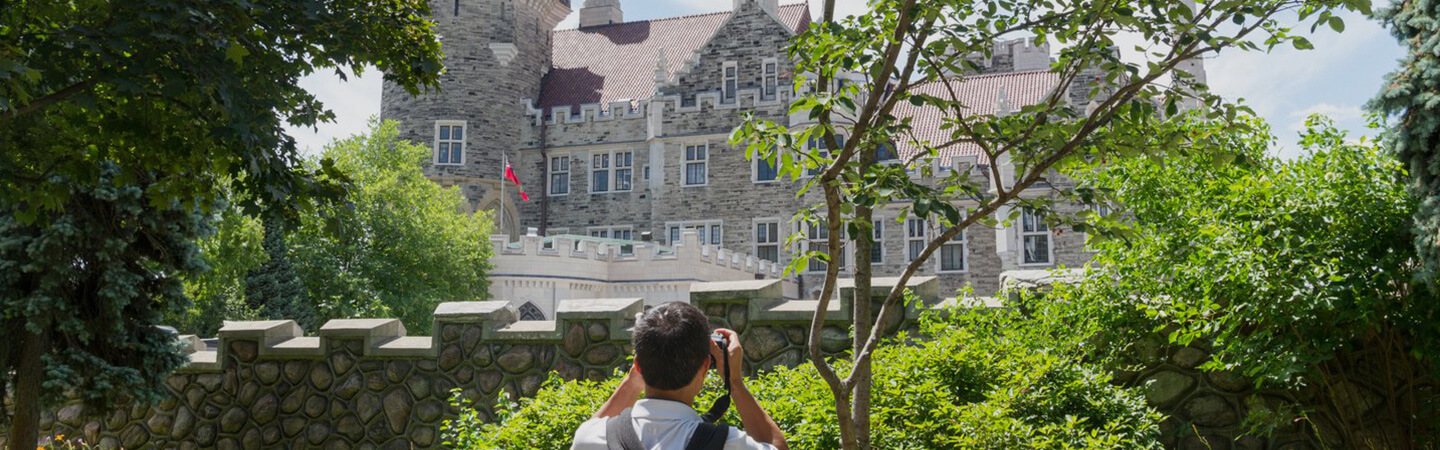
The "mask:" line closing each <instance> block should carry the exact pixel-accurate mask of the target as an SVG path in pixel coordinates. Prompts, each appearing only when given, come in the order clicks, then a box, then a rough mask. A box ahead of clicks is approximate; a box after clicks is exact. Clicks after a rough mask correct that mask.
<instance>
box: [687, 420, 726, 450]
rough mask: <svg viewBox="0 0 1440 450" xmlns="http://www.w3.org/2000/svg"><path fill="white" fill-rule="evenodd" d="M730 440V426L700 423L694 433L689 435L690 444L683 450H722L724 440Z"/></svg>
mask: <svg viewBox="0 0 1440 450" xmlns="http://www.w3.org/2000/svg"><path fill="white" fill-rule="evenodd" d="M729 438H730V426H729V425H720V424H714V423H705V422H700V425H697V426H696V427H695V432H694V433H690V442H689V443H687V444H685V450H723V449H724V448H725V440H726V439H729Z"/></svg>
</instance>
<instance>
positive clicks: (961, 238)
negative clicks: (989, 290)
mask: <svg viewBox="0 0 1440 450" xmlns="http://www.w3.org/2000/svg"><path fill="white" fill-rule="evenodd" d="M962 220H963V219H962ZM934 233H935V236H939V235H940V230H939V229H938V228H937V229H935V230H934ZM957 245H958V246H960V268H959V269H946V268H945V247H954V246H957ZM936 252H937V253H940V257H939V258H936V259H935V273H965V272H969V271H970V230H960V234H957V235H955V237H952V238H950V240H949V241H946V242H945V243H944V244H940V248H938V249H936Z"/></svg>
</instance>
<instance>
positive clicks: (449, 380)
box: [0, 277, 940, 449]
mask: <svg viewBox="0 0 1440 450" xmlns="http://www.w3.org/2000/svg"><path fill="white" fill-rule="evenodd" d="M887 283H888V286H893V284H894V283H895V280H893V279H890V280H886V279H877V280H875V285H876V288H875V289H876V291H877V292H879V291H882V290H885V289H887ZM909 286H910V287H911V288H912V289H914V290H915V292H916V293H917V295H919V296H920V298H922V299H925V300H926V301H927V304H936V303H938V302H940V299H939V298H938V295H937V286H938V285H937V283H936V280H935V279H934V278H932V277H923V278H917V279H914V280H912V281H911V283H910V284H909ZM853 291H854V289H853V288H844V287H842V290H841V296H840V297H841V298H840V299H839V301H837V302H832V304H831V306H830V308H829V317H830V319H831V320H833V322H834V323H833V324H831V325H828V326H826V327H824V331H823V333H824V335H823V336H822V339H823V340H822V343H823V347H824V349H825V350H826V351H827V352H831V353H839V352H843V351H845V350H846V349H847V348H848V347H849V345H850V343H849V337H848V332H847V331H846V330H847V328H846V327H845V322H846V321H848V320H849V318H850V312H851V311H852V307H851V300H850V299H851V298H853V294H854V292H853ZM690 301H691V303H692V304H695V305H696V306H697V307H699V308H700V309H701V310H702V311H705V313H706V314H707V315H709V316H710V317H711V319H712V321H713V322H714V324H715V325H716V326H724V327H729V328H733V329H735V330H736V331H738V332H740V334H741V339H743V342H744V344H745V348H746V357H747V360H748V364H747V366H748V367H746V368H745V369H746V370H747V372H754V371H756V370H764V369H766V368H769V367H774V366H779V365H786V366H790V365H795V364H799V363H800V362H802V361H803V360H804V358H803V356H802V355H803V348H804V345H805V342H806V340H807V337H808V336H807V330H808V327H807V326H806V325H807V324H808V323H809V321H810V319H811V317H812V315H813V314H814V312H815V308H816V307H817V306H818V302H816V301H813V300H785V299H783V298H782V285H781V281H779V280H751V281H730V282H713V283H696V284H695V285H693V286H692V288H691V292H690ZM872 301H873V300H872ZM642 310H643V306H642V302H641V301H640V299H596V300H569V301H565V302H562V303H561V304H560V307H559V308H558V310H557V314H556V320H552V321H518V320H516V312H515V310H514V308H513V307H512V306H510V305H509V303H508V302H505V301H491V302H461V303H446V304H442V305H440V306H439V307H438V308H437V309H436V311H435V316H434V328H433V329H434V330H436V331H437V334H436V335H435V336H408V335H406V332H405V326H404V324H402V323H400V322H399V321H398V320H395V319H353V320H332V321H330V322H328V323H326V324H325V325H324V326H323V327H322V328H321V329H320V330H319V332H318V333H317V335H316V336H305V335H303V333H301V330H300V328H299V327H298V326H296V325H295V323H294V322H293V321H289V320H281V321H261V322H228V323H226V325H225V326H224V328H222V329H221V330H220V332H219V337H218V341H217V342H216V343H215V344H214V345H207V344H206V343H205V341H202V340H200V339H198V338H196V337H194V336H184V337H182V339H183V340H184V341H185V342H187V344H188V346H187V348H188V351H189V352H190V358H191V362H190V364H189V365H188V366H186V367H184V368H183V369H181V370H179V371H177V372H176V373H174V374H173V375H171V376H170V378H169V379H168V380H167V382H166V387H167V390H168V391H169V396H168V398H166V399H165V400H163V401H161V402H159V403H158V404H155V405H134V406H133V407H128V408H121V409H118V410H114V411H87V410H85V408H84V407H82V406H81V405H79V404H71V405H67V406H64V407H62V408H60V409H59V410H57V411H54V412H52V413H47V414H45V416H44V417H43V419H42V430H43V432H44V433H45V434H46V435H55V434H64V435H66V436H70V437H83V438H84V439H85V440H86V441H87V442H91V443H98V444H99V446H100V448H117V447H121V446H123V447H124V448H131V449H134V448H166V449H168V448H181V449H194V448H223V449H229V448H275V447H286V448H311V447H322V446H323V447H325V448H352V447H357V448H412V446H413V447H414V448H435V447H438V446H439V443H440V441H441V438H440V432H441V430H440V426H441V422H442V421H444V420H445V419H446V418H447V417H453V416H454V414H455V413H456V411H454V410H453V409H452V407H451V406H449V403H448V401H447V400H448V399H449V397H450V395H451V392H452V389H458V390H459V392H460V393H461V395H462V396H463V397H464V398H466V399H468V400H469V401H471V402H474V403H475V404H477V405H480V406H481V407H482V414H485V415H487V418H488V414H490V413H491V411H490V410H489V409H488V407H485V405H493V404H494V402H495V400H496V398H497V397H498V396H499V395H501V393H502V392H504V393H508V394H509V395H512V396H515V395H520V396H529V395H533V394H534V393H535V392H536V391H537V390H538V389H539V388H540V386H541V383H542V382H543V381H544V380H545V379H546V378H547V377H548V376H549V373H550V372H557V373H558V374H559V375H560V376H561V377H563V378H566V379H602V378H605V377H608V376H610V375H612V374H613V373H615V371H616V370H617V369H621V368H623V367H624V365H625V364H626V360H627V355H628V354H629V353H630V348H629V347H630V329H631V327H633V325H634V320H635V317H636V315H637V314H640V313H641V312H642ZM919 312H920V311H919V310H916V309H911V310H908V311H907V314H906V315H905V319H914V318H915V317H917V316H918V313H919ZM4 441H5V437H3V436H0V444H3V443H4Z"/></svg>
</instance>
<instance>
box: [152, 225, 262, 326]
mask: <svg viewBox="0 0 1440 450" xmlns="http://www.w3.org/2000/svg"><path fill="white" fill-rule="evenodd" d="M209 221H210V223H211V224H212V225H213V226H214V227H215V229H216V231H215V234H213V235H210V236H207V237H204V238H201V239H200V240H199V241H198V242H196V244H197V245H199V246H200V256H201V258H202V259H204V261H205V265H206V267H208V268H209V269H208V270H205V271H203V272H200V273H194V274H189V275H188V276H186V277H185V295H186V296H187V297H190V299H191V302H192V303H191V304H190V305H189V306H188V307H187V308H186V309H185V310H184V311H183V312H180V313H177V314H168V315H166V317H165V321H164V322H163V323H165V324H166V325H169V326H173V327H175V328H176V329H177V330H180V331H181V332H183V333H187V334H195V335H200V336H215V332H216V331H218V330H219V329H220V324H221V322H223V321H225V320H258V319H259V318H260V311H257V310H255V309H252V308H251V307H250V305H248V304H246V303H245V275H246V273H248V272H249V271H250V270H253V269H254V268H256V267H259V266H260V265H261V264H262V263H264V262H265V261H266V258H267V257H268V256H267V255H266V253H265V249H264V247H263V243H262V242H263V240H264V239H265V231H264V229H263V227H262V225H261V223H260V221H259V220H256V219H254V218H252V217H249V216H246V215H244V214H242V213H240V211H239V210H238V208H236V207H234V206H230V205H225V206H221V207H218V208H216V209H215V210H214V211H211V213H210V217H209Z"/></svg>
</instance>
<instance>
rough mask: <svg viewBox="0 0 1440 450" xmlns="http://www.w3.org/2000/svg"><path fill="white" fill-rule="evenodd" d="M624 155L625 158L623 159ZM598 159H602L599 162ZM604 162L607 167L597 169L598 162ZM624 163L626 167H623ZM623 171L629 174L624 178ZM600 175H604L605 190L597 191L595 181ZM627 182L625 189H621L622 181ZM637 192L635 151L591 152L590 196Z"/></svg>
mask: <svg viewBox="0 0 1440 450" xmlns="http://www.w3.org/2000/svg"><path fill="white" fill-rule="evenodd" d="M622 155H623V156H624V158H622ZM596 158H601V159H599V160H597V159H596ZM600 160H603V161H604V162H605V167H602V168H596V165H597V162H596V161H600ZM622 162H623V163H624V164H625V165H623V166H622V165H621V164H622ZM621 171H625V172H627V173H628V175H627V176H624V177H622V176H621V175H620V172H621ZM598 173H604V175H603V177H604V180H605V190H603V191H601V190H596V189H595V180H597V178H596V175H597V174H598ZM622 179H623V180H624V181H625V186H626V187H625V189H620V181H621V180H622ZM634 190H635V151H634V150H605V151H601V150H596V151H593V152H590V194H591V195H602V194H624V193H627V192H632V191H634Z"/></svg>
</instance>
